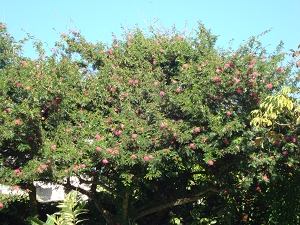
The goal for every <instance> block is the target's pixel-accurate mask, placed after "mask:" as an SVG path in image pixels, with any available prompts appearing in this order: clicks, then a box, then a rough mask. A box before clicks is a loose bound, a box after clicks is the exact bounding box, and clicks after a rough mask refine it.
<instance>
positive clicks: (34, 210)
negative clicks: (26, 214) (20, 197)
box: [28, 184, 38, 217]
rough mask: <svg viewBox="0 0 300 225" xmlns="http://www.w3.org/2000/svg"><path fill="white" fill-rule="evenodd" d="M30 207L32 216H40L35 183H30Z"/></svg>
mask: <svg viewBox="0 0 300 225" xmlns="http://www.w3.org/2000/svg"><path fill="white" fill-rule="evenodd" d="M28 189H29V204H30V205H29V209H30V216H32V217H34V216H38V207H37V199H36V187H35V186H34V185H33V184H30V185H29V188H28Z"/></svg>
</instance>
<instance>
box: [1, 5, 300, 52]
mask: <svg viewBox="0 0 300 225" xmlns="http://www.w3.org/2000/svg"><path fill="white" fill-rule="evenodd" d="M299 9H300V0H251V1H250V0H126V1H125V0H114V1H112V0H84V1H83V0H81V1H80V0H48V1H47V0H26V1H25V0H24V1H22V0H0V22H3V23H6V25H7V27H8V32H9V33H10V34H12V36H13V37H14V38H15V39H16V40H20V39H22V38H24V37H25V36H26V33H30V34H31V35H33V36H35V38H37V39H39V40H41V41H42V42H45V43H46V44H47V46H48V49H51V48H52V47H54V43H55V41H56V40H58V39H59V34H60V33H63V32H68V29H71V30H74V29H76V30H78V31H80V32H81V33H82V34H83V36H84V37H85V38H86V39H87V40H88V41H90V42H93V43H94V42H97V41H101V42H103V43H109V42H111V41H112V33H114V34H115V35H116V36H117V38H121V34H122V33H123V31H122V29H121V27H126V28H134V27H135V26H137V25H138V26H139V27H140V28H142V29H144V30H145V31H147V29H146V28H147V27H148V26H149V25H153V26H158V27H160V25H161V24H162V25H163V26H164V27H165V28H166V29H167V28H171V27H172V26H173V25H175V26H176V27H177V29H178V30H179V31H182V32H183V31H184V30H187V31H191V30H192V29H194V28H196V27H197V23H198V21H201V22H202V23H203V24H204V25H205V26H206V28H209V29H211V31H212V33H213V34H214V35H218V36H219V38H218V41H217V46H221V47H225V48H226V47H228V46H229V41H230V40H232V39H234V42H233V47H237V46H238V45H239V44H241V43H243V41H244V40H247V39H248V38H249V37H251V36H256V35H259V34H260V33H262V32H263V31H266V30H269V29H272V31H271V32H270V33H268V34H266V35H265V36H264V37H262V38H261V41H262V43H263V45H265V46H269V47H268V49H270V50H274V49H275V47H276V45H277V44H278V43H279V42H280V41H281V40H282V41H284V43H285V51H286V52H287V51H289V49H295V48H297V46H298V44H300V26H299ZM157 19H159V22H155V21H156V20H157ZM24 54H25V55H26V56H28V57H34V56H35V53H34V51H33V49H32V47H31V46H26V48H25V53H24Z"/></svg>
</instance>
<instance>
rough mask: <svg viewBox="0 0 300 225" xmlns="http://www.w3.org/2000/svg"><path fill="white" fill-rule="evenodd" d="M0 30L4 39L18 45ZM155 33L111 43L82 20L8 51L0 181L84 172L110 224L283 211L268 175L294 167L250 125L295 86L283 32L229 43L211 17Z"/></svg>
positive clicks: (254, 216)
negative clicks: (90, 37)
mask: <svg viewBox="0 0 300 225" xmlns="http://www.w3.org/2000/svg"><path fill="white" fill-rule="evenodd" d="M0 29H2V30H1V32H2V33H1V38H2V39H1V46H2V45H3V46H5V48H6V47H7V48H8V47H9V46H15V45H16V46H17V45H18V44H19V43H11V42H10V43H8V42H6V41H5V40H6V39H5V37H6V28H5V27H4V26H2V28H0ZM149 33H150V34H149V35H146V34H144V33H143V32H142V31H141V30H139V29H134V30H130V31H124V37H123V38H122V39H118V38H117V37H114V39H113V42H112V44H111V45H110V46H106V45H104V44H102V43H96V44H92V43H89V42H87V41H86V40H85V38H84V37H83V36H82V35H81V34H80V33H79V32H77V31H75V30H73V31H70V34H65V33H63V34H61V41H59V42H57V43H56V46H55V48H53V49H52V50H53V51H52V54H51V55H48V56H45V55H44V52H45V50H44V49H42V46H41V44H40V43H35V46H36V50H37V53H38V55H39V57H38V58H37V59H35V60H31V59H29V58H26V57H23V56H22V55H20V54H17V53H14V54H13V55H12V56H11V57H10V58H9V57H7V56H5V55H3V54H1V57H2V58H3V57H4V59H7V58H9V59H10V60H6V61H5V64H3V65H4V66H3V67H2V69H1V70H0V74H1V83H0V85H1V95H0V101H1V102H2V105H1V106H0V107H1V109H0V111H1V117H0V129H1V136H0V154H1V165H2V166H1V168H0V174H1V176H0V177H1V180H0V182H1V183H5V184H9V185H19V186H20V187H21V188H24V189H26V188H29V189H31V190H32V188H34V187H32V182H33V181H35V180H41V181H46V182H47V181H49V182H55V183H61V184H63V185H64V186H65V187H66V188H69V189H75V188H76V187H75V186H74V185H72V184H71V181H70V179H69V178H70V177H71V176H77V177H78V179H79V182H80V183H81V185H80V186H79V187H78V190H79V191H80V192H81V193H83V194H86V195H88V197H89V198H90V199H91V200H92V201H93V202H94V203H95V205H96V207H97V209H98V210H99V211H100V213H101V214H102V216H103V219H104V220H105V221H106V222H107V223H108V224H114V223H115V222H116V221H119V222H121V221H123V222H124V221H131V222H134V221H135V222H137V223H138V224H144V223H145V224H149V223H152V224H163V223H168V222H170V221H173V223H175V222H176V221H177V222H178V221H180V220H181V221H182V222H185V223H195V224H199V223H205V224H208V223H209V221H210V222H211V223H213V222H214V221H217V222H218V223H219V224H222V223H223V224H230V223H232V224H237V223H239V222H240V221H242V220H244V221H248V222H249V223H250V224H253V223H257V224H259V223H262V222H263V221H268V220H270V222H271V221H272V222H273V223H275V222H276V221H281V217H280V218H279V217H275V214H276V212H277V211H276V207H275V206H273V205H272V204H275V205H276V201H275V202H274V199H273V197H274V196H271V195H269V193H274V192H277V191H279V189H277V188H276V187H274V186H273V185H270V184H271V183H272V182H278V185H279V187H280V188H288V187H285V186H284V183H280V181H281V180H280V179H279V176H276V174H278V173H282V172H281V171H285V170H289V169H288V168H285V164H282V163H280V161H277V160H273V159H272V158H270V156H271V155H270V154H271V152H272V151H273V150H269V151H268V152H267V151H265V149H262V148H261V147H260V146H257V145H255V142H254V141H255V138H256V137H258V136H260V135H261V134H262V133H264V132H265V131H266V130H265V129H266V128H263V127H262V128H259V129H257V128H252V127H251V126H250V121H251V119H252V117H251V114H250V113H251V111H253V110H255V109H258V108H259V104H260V101H261V99H264V98H265V97H266V96H268V95H272V93H273V92H274V91H276V90H280V89H281V88H282V86H285V85H288V86H291V87H294V86H295V84H294V82H293V81H292V79H291V78H292V77H293V70H292V67H293V64H292V63H285V62H284V59H285V54H284V53H282V52H281V51H282V47H283V43H280V44H279V46H278V47H277V49H276V50H275V52H273V53H267V52H266V50H265V49H264V48H263V46H262V45H261V43H260V42H259V36H258V37H252V38H250V39H249V41H248V42H246V43H245V44H243V45H241V46H240V47H239V48H238V49H236V50H235V51H233V50H230V51H228V50H226V51H225V50H221V49H217V48H215V42H216V40H217V37H216V36H214V35H212V34H211V33H210V31H209V30H207V29H205V27H204V26H203V25H202V24H199V27H198V29H196V30H194V33H193V34H191V35H187V34H186V33H180V32H178V31H177V30H175V29H173V30H171V31H168V30H167V31H164V32H162V31H159V30H154V29H152V28H150V32H149ZM2 40H4V41H2ZM2 48H3V47H2ZM289 144H290V143H284V144H282V146H281V147H282V148H294V147H289ZM292 144H293V145H297V141H296V143H292ZM297 146H298V145H297ZM271 148H272V146H270V149H271ZM278 148H279V147H278ZM294 160H295V161H296V160H298V159H297V158H294ZM279 171H280V172H279ZM293 176H294V177H293ZM293 176H292V177H291V178H290V179H294V178H295V179H296V177H297V176H296V174H293ZM295 182H296V181H295ZM84 185H85V187H87V186H88V187H89V190H88V191H86V190H85V189H84V188H83V187H84ZM257 187H259V189H258V188H257ZM289 188H296V187H295V186H293V185H291V186H290V187H289ZM271 190H272V191H271ZM295 191H296V190H295ZM266 196H269V197H267V198H266ZM248 200H249V201H248ZM271 201H272V204H270V202H271ZM197 202H198V204H197ZM257 206H258V207H266V209H264V210H258V209H257ZM277 206H278V205H277ZM272 210H273V211H272ZM284 210H290V209H289V208H288V207H287V208H284ZM294 210H295V211H297V213H298V212H299V210H298V208H297V207H295V208H294ZM295 215H298V214H295ZM203 218H204V220H203ZM290 219H291V221H293V222H295V221H298V218H297V217H293V218H292V217H290ZM174 221H175V222H174ZM283 221H286V220H283ZM279 224H280V223H279Z"/></svg>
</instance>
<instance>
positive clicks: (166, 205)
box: [132, 188, 219, 221]
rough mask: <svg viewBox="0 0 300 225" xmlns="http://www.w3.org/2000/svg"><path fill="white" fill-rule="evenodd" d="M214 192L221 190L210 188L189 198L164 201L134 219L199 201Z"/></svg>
mask: <svg viewBox="0 0 300 225" xmlns="http://www.w3.org/2000/svg"><path fill="white" fill-rule="evenodd" d="M212 192H216V193H219V190H218V189H216V188H208V189H207V190H205V191H203V192H200V193H198V194H197V195H194V196H192V197H188V198H180V199H176V200H173V201H170V202H167V203H164V204H161V205H158V206H155V207H153V208H150V209H146V210H144V211H142V212H140V213H139V214H138V215H137V216H136V217H134V218H133V219H132V220H133V221H135V220H138V219H140V218H142V217H144V216H146V215H149V214H152V213H155V212H158V211H161V210H163V209H166V208H170V207H173V206H178V205H184V204H186V203H190V202H194V201H197V200H198V199H199V198H203V197H205V196H208V195H210V194H211V193H212Z"/></svg>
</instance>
